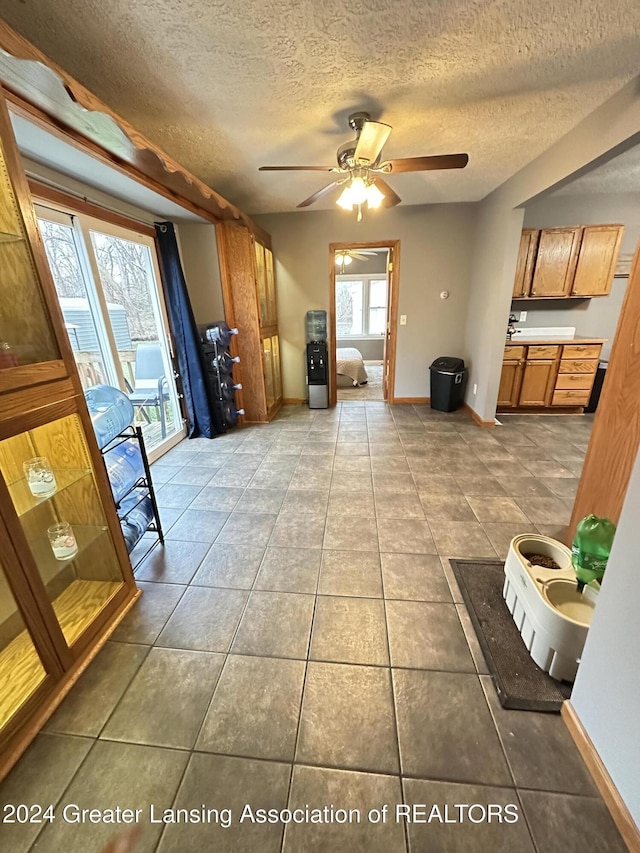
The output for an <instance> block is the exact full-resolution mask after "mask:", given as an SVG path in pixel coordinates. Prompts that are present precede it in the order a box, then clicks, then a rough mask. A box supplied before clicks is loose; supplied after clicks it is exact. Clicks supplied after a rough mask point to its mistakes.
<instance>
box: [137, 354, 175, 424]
mask: <svg viewBox="0 0 640 853" xmlns="http://www.w3.org/2000/svg"><path fill="white" fill-rule="evenodd" d="M165 374H166V370H165V365H164V361H163V358H162V349H161V347H160V344H159V343H148V344H138V348H137V350H136V366H135V376H136V378H135V385H134V387H133V388H131V386H129V388H128V392H129V393H128V396H129V399H130V400H131V402H132V404H133V406H134V408H137V409H139V410H140V414H141V415H142V417H143V418H144V420H145V421H146V422H147V423H148V424H150V423H151V418H150V417H149V413H148V411H147V409H149V408H155V409H158V416H159V420H160V432H161V435H162V438H166V435H167V423H166V412H165V404H166V403H168V402H169V399H170V397H169V385H168V383H167V377H166V375H165ZM127 385H129V383H127Z"/></svg>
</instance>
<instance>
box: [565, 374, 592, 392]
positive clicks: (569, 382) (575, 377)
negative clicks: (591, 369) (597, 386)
mask: <svg viewBox="0 0 640 853" xmlns="http://www.w3.org/2000/svg"><path fill="white" fill-rule="evenodd" d="M592 385H593V373H559V374H558V378H557V379H556V391H568V390H569V389H571V388H575V389H576V390H581V391H591V387H592Z"/></svg>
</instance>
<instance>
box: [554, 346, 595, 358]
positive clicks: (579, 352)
mask: <svg viewBox="0 0 640 853" xmlns="http://www.w3.org/2000/svg"><path fill="white" fill-rule="evenodd" d="M601 349H602V344H565V345H564V346H563V347H562V357H563V358H599V356H600V350H601Z"/></svg>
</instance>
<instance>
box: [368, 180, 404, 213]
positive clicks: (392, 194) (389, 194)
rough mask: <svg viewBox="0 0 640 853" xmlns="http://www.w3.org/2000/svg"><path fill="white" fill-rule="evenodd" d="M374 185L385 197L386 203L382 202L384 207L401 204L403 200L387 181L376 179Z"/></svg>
mask: <svg viewBox="0 0 640 853" xmlns="http://www.w3.org/2000/svg"><path fill="white" fill-rule="evenodd" d="M373 183H374V184H375V185H376V186H377V187H378V189H379V190H380V192H381V193H382V195H383V196H384V201H383V202H382V206H383V207H395V206H396V204H400V202H401V201H402V199H401V198H400V196H399V195H398V193H397V192H396V191H395V190H393V189H391V187H390V186H389V184H388V183H387V182H386V181H383V180H382V178H379V177H376V179H375V180H374V182H373Z"/></svg>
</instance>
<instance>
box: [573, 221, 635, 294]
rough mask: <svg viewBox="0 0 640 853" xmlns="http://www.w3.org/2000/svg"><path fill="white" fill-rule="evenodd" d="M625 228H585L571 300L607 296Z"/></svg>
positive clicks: (589, 226)
mask: <svg viewBox="0 0 640 853" xmlns="http://www.w3.org/2000/svg"><path fill="white" fill-rule="evenodd" d="M623 230H624V227H623V226H622V225H586V226H585V227H584V228H583V229H582V242H581V244H580V254H579V256H578V264H577V266H576V274H575V276H574V279H573V287H572V288H571V295H572V296H606V295H607V294H608V293H609V292H610V291H611V284H612V282H613V274H614V272H615V268H616V261H617V259H618V251H619V249H620V242H621V240H622V232H623Z"/></svg>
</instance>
